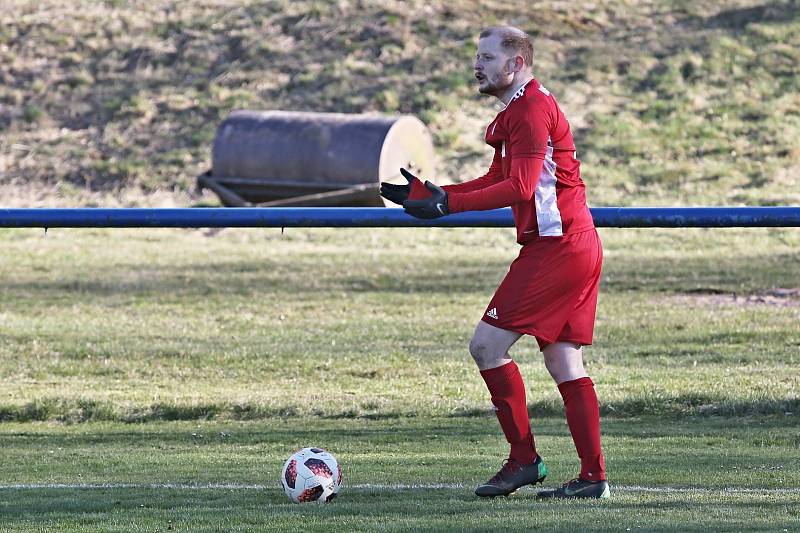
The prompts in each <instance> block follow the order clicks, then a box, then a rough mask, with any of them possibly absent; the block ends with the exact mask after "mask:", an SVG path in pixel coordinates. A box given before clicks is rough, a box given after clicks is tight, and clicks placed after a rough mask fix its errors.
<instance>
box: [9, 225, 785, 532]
mask: <svg viewBox="0 0 800 533" xmlns="http://www.w3.org/2000/svg"><path fill="white" fill-rule="evenodd" d="M602 237H603V240H604V244H605V250H606V262H605V270H604V274H603V289H602V294H601V300H600V306H599V309H598V324H597V332H596V333H597V335H596V341H595V345H594V346H592V347H590V348H588V349H587V350H586V360H587V367H588V368H589V371H590V373H591V375H592V377H593V379H594V380H595V382H596V383H597V388H598V393H599V397H600V403H601V411H602V414H603V428H604V435H605V437H604V438H605V441H604V442H605V447H606V451H607V455H608V464H609V474H610V476H611V480H612V483H613V485H614V486H615V487H618V488H619V490H618V491H617V492H616V493H615V497H614V499H613V500H611V501H610V502H602V503H577V504H562V503H548V504H542V503H539V502H535V501H533V499H532V494H533V493H532V492H531V491H530V490H528V489H526V490H524V491H521V493H520V494H518V495H516V496H514V497H513V498H510V499H508V500H502V501H500V500H498V501H490V502H485V501H478V500H476V499H475V498H474V497H473V496H472V494H471V490H472V488H473V486H474V484H475V483H478V482H479V481H482V480H483V479H484V478H486V477H487V476H488V475H490V474H491V473H492V472H493V471H494V469H496V468H497V466H498V465H499V460H500V459H501V458H502V457H503V455H504V453H505V444H504V442H503V439H502V436H501V434H500V431H499V429H498V427H497V422H496V421H495V419H494V418H493V415H492V413H491V411H490V409H489V402H488V398H487V393H486V391H485V388H484V385H483V383H482V382H481V380H480V378H479V376H478V375H477V372H476V369H475V368H474V363H472V362H471V360H470V358H469V355H468V354H467V349H466V345H467V341H468V339H469V336H470V334H471V331H472V328H473V327H474V325H475V322H476V321H477V320H478V319H479V317H480V313H481V312H482V309H483V306H484V305H485V304H486V302H487V301H488V298H489V296H490V295H491V293H492V291H493V289H494V287H495V286H496V284H497V283H498V281H499V280H500V279H501V277H502V276H503V273H504V272H505V270H506V268H507V265H508V263H509V262H510V260H511V259H512V258H513V256H514V253H515V249H516V247H515V245H514V243H513V239H514V235H513V232H512V231H511V230H474V229H473V230H469V229H460V230H454V229H435V230H407V229H375V230H343V231H339V230H332V229H309V230H300V229H289V230H287V231H285V232H284V233H281V232H280V231H279V230H224V231H222V232H215V231H198V230H119V231H115V230H102V229H92V230H50V231H48V232H47V234H46V235H45V234H44V233H43V232H42V231H40V230H9V231H4V232H3V233H2V234H0V242H2V245H3V249H4V258H3V261H2V262H0V301H2V303H3V305H2V308H0V420H2V421H3V422H2V423H0V449H2V450H3V453H2V454H0V485H2V486H4V487H6V488H3V489H0V514H2V516H0V524H2V526H0V527H7V528H9V530H13V531H18V530H22V531H26V530H31V531H35V530H39V529H41V528H45V529H54V530H72V531H99V530H102V531H107V530H119V531H154V530H168V529H169V527H170V526H171V527H172V528H174V529H175V530H208V531H217V530H230V531H240V530H248V529H249V530H258V529H274V530H284V529H286V528H287V527H290V526H292V525H297V524H298V523H300V524H303V526H304V527H307V528H308V529H316V530H321V529H326V528H330V527H335V528H339V529H359V530H376V529H392V530H437V529H477V530H491V529H497V528H499V527H501V525H502V524H512V523H513V524H515V527H520V528H522V527H531V528H533V527H539V528H545V529H562V530H567V529H574V525H575V524H576V523H581V524H587V526H586V527H587V528H588V529H617V530H618V529H620V528H628V527H630V528H631V529H636V528H637V527H639V528H643V529H649V530H652V529H680V530H690V529H695V530H701V529H704V530H709V529H711V530H720V529H730V530H743V529H747V530H750V529H756V530H757V529H761V530H779V531H780V530H782V529H788V530H792V529H796V528H797V527H798V526H800V517H798V511H797V509H798V508H800V494H798V493H797V490H796V489H797V487H798V486H800V463H798V459H797V457H798V450H800V432H798V429H797V428H798V425H797V421H796V419H797V416H800V399H798V395H797V391H798V390H800V381H798V380H799V379H800V378H798V376H797V373H796V371H795V369H796V366H797V363H798V359H797V353H798V352H797V349H798V346H800V335H799V334H798V328H797V324H798V321H799V319H800V294H798V292H797V289H798V287H797V280H798V279H800V266H798V265H800V260H799V259H800V257H798V250H799V249H800V247H798V244H800V234H798V232H797V231H796V230H794V229H770V230H766V229H763V230H762V229H749V230H741V229H732V230H724V231H720V230H689V231H687V230H612V229H608V230H603V231H602ZM443 245H444V247H443ZM513 354H514V355H515V357H516V359H517V361H518V362H519V364H520V366H521V368H522V371H523V374H524V376H525V378H526V383H527V388H528V402H529V411H530V414H531V416H532V419H533V421H534V422H533V424H534V430H535V433H536V435H537V442H538V446H539V448H540V450H541V452H542V454H543V455H544V457H545V459H546V460H547V463H548V466H549V467H550V470H551V477H550V479H548V484H550V485H556V484H558V483H560V482H563V481H566V480H568V479H569V478H571V477H573V476H574V475H575V474H576V469H577V460H576V458H575V455H574V448H573V446H572V444H571V440H570V438H569V434H568V431H567V428H566V425H565V423H564V420H563V417H562V405H561V401H560V398H559V396H558V393H557V391H556V389H555V387H554V386H553V384H552V382H551V380H550V378H549V377H548V376H547V374H546V371H545V369H544V367H543V364H542V362H541V356H540V355H539V353H538V351H537V350H536V348H535V343H533V342H531V340H530V339H525V340H523V341H521V343H520V345H519V346H518V347H515V349H514V350H513ZM305 445H323V446H326V447H328V448H329V449H331V450H332V451H333V452H334V453H335V454H336V455H337V456H338V457H339V459H340V460H341V462H342V463H343V465H344V467H345V476H346V486H345V489H344V492H343V493H342V496H341V498H340V499H337V500H336V501H335V502H334V503H333V504H331V505H328V506H323V507H316V506H314V507H307V506H295V505H291V504H290V503H289V502H288V500H286V499H285V497H284V496H283V495H282V493H281V492H280V491H279V490H278V489H277V476H278V472H279V470H280V467H281V465H282V462H283V461H284V460H285V458H286V457H287V456H288V455H289V453H291V452H292V451H293V450H294V449H295V448H298V447H300V446H305ZM106 483H107V484H111V485H112V486H110V487H108V488H99V487H96V486H97V485H98V484H106ZM47 484H65V485H67V486H66V487H61V488H58V487H51V488H48V487H46V486H41V485H47ZM119 484H122V485H123V486H118V485H119ZM154 484H155V485H154ZM159 484H161V485H159ZM164 484H169V485H170V486H164ZM206 484H208V485H210V486H208V487H206V488H188V487H187V486H188V485H206ZM220 484H232V485H231V486H220ZM374 484H378V485H396V484H399V485H404V486H407V485H421V486H422V487H421V488H416V489H410V488H408V489H403V490H399V489H398V490H387V489H385V488H384V489H382V488H370V485H374ZM434 484H444V485H445V487H444V488H435V487H434ZM10 485H22V486H23V487H17V488H8V487H9V486H10ZM37 485H39V486H37ZM81 485H84V486H83V487H81ZM172 485H177V486H172ZM240 485H244V487H241V486H240ZM24 486H27V487H28V488H24ZM93 486H95V487H96V488H92V487H93ZM237 487H238V488H237ZM262 487H263V488H262ZM636 487H644V488H646V489H653V488H659V487H664V488H669V489H671V490H672V489H677V491H675V492H669V493H667V494H656V493H652V492H642V491H641V490H637V489H636ZM726 488H733V489H735V490H734V491H732V492H731V491H725V490H724V489H726ZM772 489H790V490H789V491H783V492H781V491H777V492H771V490H772Z"/></svg>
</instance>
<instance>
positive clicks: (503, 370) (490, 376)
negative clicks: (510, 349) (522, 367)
mask: <svg viewBox="0 0 800 533" xmlns="http://www.w3.org/2000/svg"><path fill="white" fill-rule="evenodd" d="M515 375H519V367H518V366H517V363H516V362H514V360H513V359H512V360H511V362H510V363H506V364H504V365H501V366H498V367H495V368H489V369H486V370H481V377H483V381H485V382H486V384H487V385H493V384H495V383H499V382H502V381H507V380H509V379H510V378H513V377H514V376H515Z"/></svg>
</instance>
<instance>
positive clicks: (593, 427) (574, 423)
mask: <svg viewBox="0 0 800 533" xmlns="http://www.w3.org/2000/svg"><path fill="white" fill-rule="evenodd" d="M558 390H559V392H561V397H562V398H563V399H564V409H565V411H566V414H567V424H568V425H569V432H570V433H572V440H573V441H574V442H575V449H576V450H577V451H578V457H580V459H581V473H580V476H578V477H580V478H581V479H585V480H587V481H601V480H603V479H605V478H606V460H605V458H604V457H603V449H602V446H601V445H600V408H599V406H598V405H597V394H596V393H595V391H594V383H592V380H591V379H590V378H588V377H585V378H579V379H573V380H572V381H565V382H564V383H562V384H561V385H559V386H558Z"/></svg>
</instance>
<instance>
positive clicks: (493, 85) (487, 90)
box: [478, 66, 513, 96]
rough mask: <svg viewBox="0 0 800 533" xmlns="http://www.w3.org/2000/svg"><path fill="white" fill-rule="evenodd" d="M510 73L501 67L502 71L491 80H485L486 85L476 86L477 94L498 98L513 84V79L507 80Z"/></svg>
mask: <svg viewBox="0 0 800 533" xmlns="http://www.w3.org/2000/svg"><path fill="white" fill-rule="evenodd" d="M509 74H511V72H510V71H509V70H508V69H506V68H505V66H504V67H503V71H502V72H501V73H499V74H497V75H495V76H493V77H491V78H488V77H487V78H486V81H487V83H486V85H484V86H480V85H479V86H478V92H479V93H481V94H488V95H491V96H498V95H500V94H503V92H505V91H506V89H508V88H509V87H510V86H511V84H512V83H513V77H511V78H509Z"/></svg>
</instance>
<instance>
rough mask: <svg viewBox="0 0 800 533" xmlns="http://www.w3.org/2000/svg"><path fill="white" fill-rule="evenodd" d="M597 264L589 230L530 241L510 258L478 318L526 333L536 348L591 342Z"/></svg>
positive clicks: (598, 249)
mask: <svg viewBox="0 0 800 533" xmlns="http://www.w3.org/2000/svg"><path fill="white" fill-rule="evenodd" d="M602 265H603V248H602V245H601V244H600V236H599V235H598V234H597V230H595V229H591V230H589V231H584V232H581V233H575V234H572V235H565V236H563V237H543V238H540V239H537V240H535V241H533V242H530V243H528V244H526V245H524V246H523V247H522V249H521V250H520V252H519V257H517V258H516V259H515V260H514V262H513V263H511V268H510V269H509V270H508V274H506V277H505V278H504V279H503V281H502V282H501V283H500V286H499V287H498V288H497V291H496V292H495V293H494V297H492V301H491V302H490V303H489V306H488V307H487V308H486V312H485V313H484V315H483V318H482V319H481V320H483V321H484V322H486V323H487V324H489V325H492V326H495V327H498V328H502V329H507V330H510V331H516V332H517V333H522V334H525V335H532V336H534V337H536V341H537V342H538V343H539V348H540V349H544V348H545V347H546V346H547V345H548V344H552V343H554V342H557V341H564V342H573V343H575V344H581V345H586V344H591V343H592V336H593V334H594V319H595V313H596V311H597V291H598V288H599V286H600V270H601V268H602Z"/></svg>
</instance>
